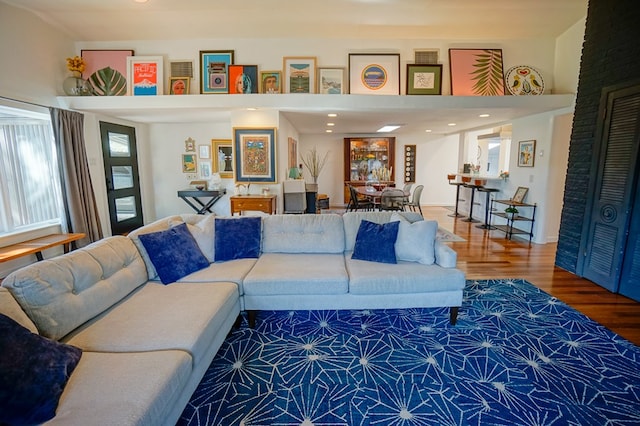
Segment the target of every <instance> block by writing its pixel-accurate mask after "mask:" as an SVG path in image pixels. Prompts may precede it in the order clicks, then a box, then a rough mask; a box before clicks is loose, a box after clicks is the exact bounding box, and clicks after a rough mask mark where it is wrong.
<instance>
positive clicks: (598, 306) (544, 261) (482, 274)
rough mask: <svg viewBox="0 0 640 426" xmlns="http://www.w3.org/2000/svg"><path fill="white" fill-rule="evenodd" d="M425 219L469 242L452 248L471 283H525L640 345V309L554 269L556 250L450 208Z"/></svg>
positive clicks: (429, 211) (428, 211) (431, 210)
mask: <svg viewBox="0 0 640 426" xmlns="http://www.w3.org/2000/svg"><path fill="white" fill-rule="evenodd" d="M422 212H423V216H424V217H425V218H427V219H434V220H437V221H438V224H439V226H441V227H442V228H444V229H447V230H449V231H451V232H453V233H454V234H456V235H458V236H460V237H462V238H464V239H466V240H467V241H464V242H451V243H447V244H449V245H450V246H451V247H452V248H453V249H455V250H456V252H457V253H458V267H459V268H460V269H462V270H463V271H464V272H465V273H466V275H467V279H486V278H524V279H526V280H527V281H529V282H530V283H532V284H534V285H536V286H537V287H539V288H541V289H542V290H544V291H546V292H547V293H549V294H551V295H553V296H555V297H557V298H558V299H560V300H562V301H563V302H565V303H567V304H568V305H570V306H572V307H573V308H575V309H577V310H578V311H580V312H582V313H584V314H585V315H587V316H588V317H590V318H591V319H593V320H595V321H597V322H599V323H600V324H602V325H604V326H605V327H607V328H609V329H610V330H612V331H614V332H615V333H617V334H619V335H620V336H622V337H624V338H626V339H627V340H630V341H631V342H633V343H635V344H636V345H640V303H638V302H635V301H633V300H631V299H629V298H627V297H624V296H621V295H618V294H613V293H611V292H609V291H607V290H605V289H604V288H602V287H600V286H598V285H596V284H594V283H593V282H591V281H589V280H586V279H583V278H580V277H578V276H576V275H574V274H572V273H569V272H567V271H565V270H563V269H561V268H558V267H556V266H555V265H554V262H555V255H556V244H555V243H554V244H531V245H529V243H528V242H526V241H524V240H520V239H517V238H514V239H513V240H507V239H506V238H505V237H504V233H503V232H500V231H496V230H493V231H485V230H484V229H479V228H476V225H478V224H476V223H473V224H471V223H468V222H463V221H462V220H461V219H462V218H458V219H454V218H452V217H449V216H448V215H449V214H451V211H450V210H448V209H446V208H444V207H422Z"/></svg>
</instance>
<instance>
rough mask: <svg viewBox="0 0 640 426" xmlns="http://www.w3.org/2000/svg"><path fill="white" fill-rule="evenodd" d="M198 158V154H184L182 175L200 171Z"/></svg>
mask: <svg viewBox="0 0 640 426" xmlns="http://www.w3.org/2000/svg"><path fill="white" fill-rule="evenodd" d="M196 157H197V156H196V154H182V173H196V172H197V171H198V159H197V158H196Z"/></svg>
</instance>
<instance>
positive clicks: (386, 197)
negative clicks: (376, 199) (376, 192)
mask: <svg viewBox="0 0 640 426" xmlns="http://www.w3.org/2000/svg"><path fill="white" fill-rule="evenodd" d="M404 198H405V193H404V191H403V190H402V189H398V188H388V189H386V190H384V191H382V194H381V195H380V210H399V211H403V210H404V204H405V203H404Z"/></svg>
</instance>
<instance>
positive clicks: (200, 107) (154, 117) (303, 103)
mask: <svg viewBox="0 0 640 426" xmlns="http://www.w3.org/2000/svg"><path fill="white" fill-rule="evenodd" d="M574 101H575V95H574V94H558V95H543V96H408V95H402V96H393V95H320V94H275V95H270V94H247V95H226V94H220V95H219V94H211V95H179V96H177V95H173V96H172V95H162V96H77V97H69V96H61V97H58V102H59V105H60V106H61V107H62V108H65V109H71V110H77V111H83V112H90V113H95V114H104V115H108V116H113V117H119V118H122V119H126V120H131V121H134V122H142V123H162V122H168V121H169V122H207V121H211V120H212V116H215V115H216V114H218V115H222V116H224V115H225V114H226V115H228V116H230V113H231V111H233V110H242V109H247V108H257V109H266V110H277V111H282V112H336V113H340V112H341V111H351V112H363V113H367V112H369V113H376V112H378V113H384V112H386V111H394V112H396V113H397V112H406V113H410V112H416V111H424V110H429V109H438V110H451V111H454V110H483V109H486V110H491V109H493V110H512V111H515V110H517V112H518V116H527V115H533V114H537V113H543V112H548V111H554V110H559V109H563V108H568V107H572V106H573V105H574Z"/></svg>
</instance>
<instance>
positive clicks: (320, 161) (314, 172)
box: [302, 146, 329, 183]
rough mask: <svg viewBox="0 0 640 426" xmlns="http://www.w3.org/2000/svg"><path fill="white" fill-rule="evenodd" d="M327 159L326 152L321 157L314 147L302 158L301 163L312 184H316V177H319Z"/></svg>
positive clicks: (327, 153)
mask: <svg viewBox="0 0 640 426" xmlns="http://www.w3.org/2000/svg"><path fill="white" fill-rule="evenodd" d="M328 158H329V152H328V151H327V152H326V153H325V154H324V156H322V157H321V156H320V154H319V153H318V150H317V149H316V147H315V146H314V147H313V148H311V149H310V150H309V151H308V152H307V154H306V155H304V156H302V163H303V164H304V165H305V167H306V168H307V170H308V171H309V174H310V175H311V178H312V179H313V183H318V176H320V172H321V171H322V169H323V168H324V166H325V164H326V163H327V159H328Z"/></svg>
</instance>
